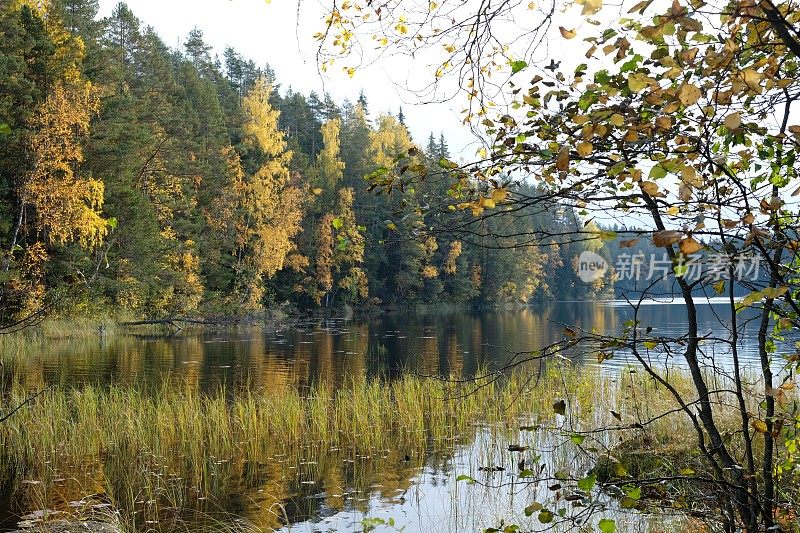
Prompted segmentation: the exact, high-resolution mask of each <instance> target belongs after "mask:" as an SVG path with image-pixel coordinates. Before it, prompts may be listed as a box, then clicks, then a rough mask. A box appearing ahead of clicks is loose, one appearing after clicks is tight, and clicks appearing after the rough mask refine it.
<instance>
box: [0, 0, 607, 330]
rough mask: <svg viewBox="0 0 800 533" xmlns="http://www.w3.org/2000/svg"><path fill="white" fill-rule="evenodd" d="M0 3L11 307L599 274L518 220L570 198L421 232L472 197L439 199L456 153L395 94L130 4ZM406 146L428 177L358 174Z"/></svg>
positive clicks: (227, 306) (237, 309)
mask: <svg viewBox="0 0 800 533" xmlns="http://www.w3.org/2000/svg"><path fill="white" fill-rule="evenodd" d="M1 9H2V11H0V31H1V32H2V34H3V35H4V36H7V38H4V39H2V40H0V47H2V48H1V49H0V95H2V96H0V181H1V182H2V190H1V191H0V195H2V201H1V202H0V206H1V207H0V240H1V241H0V242H2V249H3V258H2V262H3V264H2V269H3V274H2V275H3V284H2V286H3V290H2V294H1V295H0V298H2V305H0V308H2V310H3V313H4V317H3V319H4V320H6V321H8V320H12V319H14V318H15V317H19V316H22V315H25V314H26V313H31V312H35V311H36V310H37V309H40V308H42V306H45V305H49V302H50V301H52V300H54V299H59V301H61V302H62V303H61V304H59V305H61V306H62V307H64V308H69V309H72V310H78V312H81V313H85V312H94V311H104V310H109V309H110V310H115V311H122V312H126V313H129V314H133V315H144V316H154V317H157V316H169V315H176V314H203V315H230V314H246V313H252V312H257V311H259V310H262V309H264V308H268V307H270V306H274V305H278V304H281V303H284V302H289V303H290V304H292V305H293V306H295V307H297V308H303V309H309V308H314V307H336V306H341V305H345V304H346V305H351V306H360V305H380V304H382V305H406V304H417V303H430V302H438V303H443V302H447V303H456V304H464V305H472V306H486V305H489V306H491V305H497V304H504V303H514V304H520V303H521V304H526V303H529V302H532V301H537V300H547V299H553V298H554V297H555V295H558V298H559V299H562V300H570V299H589V298H596V297H599V296H600V295H608V294H609V290H610V289H609V287H608V286H605V287H604V283H603V281H602V280H601V281H599V282H597V283H594V284H584V283H582V282H581V281H580V280H579V279H578V278H577V276H576V275H575V271H574V264H573V263H574V261H575V258H576V257H577V255H578V254H579V253H580V252H581V251H582V250H584V249H593V250H597V249H599V248H601V247H602V244H603V243H602V242H601V241H600V240H599V239H597V240H593V241H592V240H590V241H585V242H572V243H568V242H567V243H559V242H557V240H556V239H551V240H550V241H541V242H536V243H534V244H532V243H531V242H530V240H526V239H525V238H524V235H526V234H529V233H530V232H531V231H532V228H531V225H536V228H535V230H536V231H551V232H553V233H558V232H559V228H561V229H569V228H574V227H576V226H577V225H580V224H583V222H581V221H579V220H578V217H577V216H576V214H575V212H574V210H573V209H572V208H560V207H558V204H555V205H551V206H549V207H547V208H546V209H543V210H539V211H537V212H536V213H533V212H531V213H527V215H528V216H518V217H502V219H499V218H498V219H487V220H486V221H484V222H482V230H481V231H471V232H469V233H464V232H462V233H458V232H452V231H441V230H440V231H437V232H433V231H431V230H432V229H433V228H443V227H446V226H448V225H450V226H451V227H455V226H457V225H458V222H459V220H460V219H463V218H464V217H465V216H468V215H465V214H464V213H462V212H456V210H453V209H452V207H450V208H449V209H448V208H447V207H448V206H447V205H446V204H447V203H448V202H447V201H446V200H447V195H448V186H449V185H448V182H449V178H448V176H447V175H446V174H447V169H448V168H452V167H454V166H455V163H453V162H452V161H451V159H455V157H454V156H453V155H452V154H451V153H450V150H449V148H448V142H447V139H446V137H445V135H444V134H442V133H440V132H435V131H432V132H431V134H430V137H429V138H428V139H426V140H416V139H412V138H411V135H410V133H409V131H408V129H407V128H406V126H405V124H404V119H405V117H404V115H403V111H402V109H397V110H392V111H391V112H383V111H380V112H378V111H376V110H371V109H370V108H369V105H368V97H367V95H365V94H363V93H361V94H354V95H353V99H352V100H346V101H343V102H335V101H334V100H333V99H332V98H331V97H330V95H328V94H322V95H319V94H317V93H314V92H311V93H309V94H308V95H304V94H301V93H298V92H295V91H293V90H292V89H291V87H287V86H286V85H285V84H284V83H283V81H282V80H281V79H280V78H279V77H278V76H277V75H276V73H275V72H273V71H272V70H271V69H270V67H269V66H268V65H263V66H259V65H256V64H255V63H254V62H253V61H251V60H248V59H247V58H244V57H242V56H241V55H240V54H239V53H237V52H236V50H234V49H231V48H227V49H226V50H225V51H224V53H223V57H222V58H220V57H219V56H218V55H217V54H216V53H215V51H214V50H212V49H211V47H210V46H209V45H208V44H206V42H205V41H204V39H203V34H202V32H201V31H200V30H199V29H195V30H194V31H192V32H191V33H190V34H189V35H188V36H187V37H186V39H185V42H184V43H183V45H182V47H181V48H180V49H171V48H170V47H168V46H167V45H166V44H165V43H164V42H163V40H162V39H161V38H160V37H159V36H158V35H157V34H156V33H155V31H154V30H153V28H151V27H147V26H145V25H143V24H142V23H141V22H140V21H139V20H138V19H137V17H136V15H135V14H134V13H133V12H132V11H131V9H130V8H129V7H128V6H127V5H125V4H119V5H118V6H117V7H116V9H115V10H114V11H113V14H112V15H111V16H110V17H108V18H105V19H99V18H98V16H97V12H98V2H97V0H58V1H55V2H53V3H52V5H50V6H49V7H48V8H43V7H39V6H38V4H36V3H34V2H26V1H21V0H14V1H11V2H5V3H4V4H3V7H2V8H1ZM395 113H396V114H395ZM409 154H410V155H411V158H410V161H411V162H410V165H411V167H412V169H413V170H414V171H415V172H419V171H420V170H422V169H427V170H426V171H427V172H428V174H429V175H430V179H428V180H425V181H422V182H421V183H419V184H415V185H414V186H409V187H408V188H404V189H403V190H400V191H394V192H393V193H392V194H380V192H378V191H373V190H370V187H369V184H370V183H369V181H366V180H365V177H369V176H370V175H372V177H373V178H374V177H375V173H376V172H377V173H378V174H380V173H381V172H386V169H387V168H392V167H393V165H394V164H395V163H396V162H397V161H398V160H399V158H402V157H406V158H407V159H408V158H409ZM512 187H513V189H514V190H516V191H518V192H521V193H525V192H526V191H528V192H530V191H531V190H532V185H529V184H528V183H527V182H526V179H525V177H524V176H523V177H518V178H515V180H514V182H513V184H512ZM383 192H386V191H383ZM390 192H391V191H390ZM439 206H441V208H440V207H439ZM498 235H505V237H502V238H503V239H504V242H503V245H502V246H496V247H493V246H492V239H497V238H498ZM510 235H511V236H510ZM513 235H518V236H519V237H513ZM509 239H510V240H509ZM515 239H516V240H515ZM606 255H608V253H607V252H606ZM64 302H68V305H64Z"/></svg>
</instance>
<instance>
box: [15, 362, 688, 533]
mask: <svg viewBox="0 0 800 533" xmlns="http://www.w3.org/2000/svg"><path fill="white" fill-rule="evenodd" d="M623 376H624V374H623ZM678 385H679V386H680V381H678ZM687 387H688V385H687ZM26 394H27V391H25V390H23V388H22V387H21V386H19V385H12V386H11V387H10V392H9V393H8V394H7V396H6V398H5V400H4V402H5V405H3V406H2V407H3V410H4V411H6V410H7V409H9V408H10V407H12V406H14V405H17V404H19V403H20V402H22V401H23V400H24V399H25V398H26ZM561 399H564V400H566V401H567V404H568V409H569V412H568V413H567V416H566V417H565V418H564V419H563V420H559V424H561V425H562V426H563V428H564V431H579V430H581V429H586V428H591V427H597V426H598V425H604V424H607V425H614V424H615V423H616V421H615V419H614V418H612V415H611V414H610V412H611V411H612V410H615V411H616V412H618V413H620V412H621V413H622V415H623V416H624V417H626V418H633V417H635V418H636V419H646V418H647V417H649V416H653V415H655V414H657V413H660V412H663V411H664V410H665V409H666V408H668V407H669V405H670V400H669V398H668V396H666V395H665V393H664V391H663V390H660V389H659V388H657V387H655V386H654V385H653V384H652V383H651V382H649V381H648V380H646V379H641V378H637V377H631V375H627V377H620V378H615V377H602V376H598V375H597V374H596V373H593V372H586V371H582V370H581V369H579V368H574V367H567V366H563V367H562V366H559V367H558V368H554V369H550V370H545V371H543V372H533V371H522V372H518V373H515V374H513V375H511V376H509V377H507V378H504V379H503V380H494V379H490V378H485V379H479V380H477V381H463V382H462V381H460V380H458V379H457V378H456V377H454V378H453V379H452V380H449V381H439V380H432V379H423V378H420V377H415V376H409V375H407V376H405V377H402V378H400V379H397V380H394V381H384V380H367V379H364V378H352V379H351V380H350V381H349V382H348V383H346V384H345V385H344V386H343V387H340V388H338V389H336V390H334V389H332V388H330V387H327V386H325V385H318V386H312V387H310V388H308V389H298V388H291V387H289V388H285V389H281V390H278V391H274V392H273V391H267V392H253V391H250V390H246V391H241V392H239V391H237V392H236V393H235V394H233V393H231V391H226V390H224V389H220V390H218V391H216V392H215V393H213V394H202V393H200V392H198V391H197V390H196V389H195V388H193V387H191V386H189V385H188V384H186V385H183V386H177V387H176V386H175V385H174V384H165V385H163V386H162V387H161V388H159V389H158V390H155V391H153V390H146V389H142V388H135V387H121V386H111V387H106V388H103V387H92V386H89V387H85V388H82V389H69V388H55V389H51V390H48V391H46V392H44V393H43V394H42V395H41V396H39V397H38V398H37V399H36V400H35V402H33V403H32V404H31V405H29V406H28V407H26V408H24V409H22V410H20V411H19V412H17V413H16V414H15V415H14V416H12V417H11V418H10V419H9V420H8V421H6V423H5V424H3V425H2V426H1V427H0V465H2V467H3V475H5V476H6V478H7V479H6V481H7V482H9V483H11V484H12V485H13V486H15V487H16V491H17V495H18V499H19V501H20V502H22V503H21V506H22V507H27V508H29V509H30V508H37V509H57V508H64V509H65V508H67V507H68V503H69V501H70V500H72V501H73V502H74V501H75V500H77V501H85V502H87V505H89V506H90V507H91V505H96V504H98V503H108V504H111V505H112V506H113V508H115V509H117V510H118V511H119V516H120V520H121V521H122V522H123V523H125V524H127V525H128V526H129V527H130V528H131V529H134V530H140V529H142V528H154V529H161V530H170V526H167V525H164V524H170V523H171V522H170V520H173V519H178V518H181V517H185V516H186V515H187V513H192V512H200V513H207V512H210V511H213V510H214V509H215V508H217V507H221V508H225V507H227V505H226V503H225V502H226V501H227V500H228V499H230V498H231V497H232V495H241V494H248V495H250V496H248V498H251V499H256V498H257V499H258V502H259V503H258V507H259V508H260V509H262V510H263V509H266V510H263V511H262V512H263V513H266V514H267V515H268V516H267V517H265V518H264V517H262V518H263V520H264V521H265V522H266V523H268V524H273V525H274V526H279V525H280V524H281V523H283V522H284V521H285V518H284V515H285V513H284V512H283V511H282V505H284V503H285V502H286V500H287V499H290V498H292V497H293V495H296V494H297V493H298V492H302V485H303V484H308V485H318V484H321V483H323V484H328V485H329V486H328V485H326V486H324V487H316V488H317V489H318V490H319V491H324V492H325V494H326V495H327V496H326V497H327V498H328V499H329V502H328V504H329V505H330V506H334V507H335V506H336V505H340V503H341V502H340V500H341V498H342V495H341V494H340V493H341V492H343V491H344V488H345V486H352V485H355V486H361V487H362V488H363V489H364V490H367V489H368V487H370V486H371V484H373V483H375V480H376V476H377V473H376V471H375V469H377V468H378V466H379V465H380V464H381V462H383V463H386V462H387V461H388V462H390V463H391V465H392V467H391V468H392V469H394V470H398V469H402V468H416V467H419V466H420V465H421V464H422V462H423V461H424V460H425V457H427V456H428V455H429V454H431V453H434V452H437V451H448V450H449V451H450V452H452V450H454V449H455V447H456V446H458V445H460V444H466V443H469V442H472V441H473V439H475V437H476V434H477V433H478V432H480V431H482V430H481V428H486V427H487V425H490V426H491V433H492V435H505V436H506V440H493V441H491V442H489V444H487V445H486V446H487V448H486V450H487V452H486V457H489V456H490V455H492V454H494V453H496V451H497V449H498V446H500V445H499V444H498V443H507V442H508V437H509V436H511V437H513V436H516V435H519V428H520V426H530V425H532V424H542V425H551V426H552V425H554V424H555V420H554V418H555V415H554V413H553V407H552V406H553V403H554V402H555V401H557V400H561ZM648 431H653V432H654V433H656V434H660V435H670V436H671V438H673V439H674V438H675V437H676V436H678V438H680V437H679V436H680V435H688V434H687V429H686V424H683V423H682V422H681V421H680V417H679V416H678V415H675V416H670V417H664V418H663V419H659V420H658V421H657V422H656V423H655V425H654V426H652V427H651V428H648ZM689 441H690V439H689V440H687V442H689ZM606 444H608V445H611V444H612V443H611V442H610V441H608V439H606ZM501 451H502V450H501ZM382 471H383V472H384V474H382V475H384V476H385V475H386V474H385V472H386V468H383V469H382ZM408 477H409V476H408V474H406V475H403V476H398V480H397V483H398V484H400V485H402V483H407V480H408ZM401 481H402V483H401ZM384 482H386V481H385V480H384ZM406 487H407V485H406ZM323 489H324V490H323ZM89 495H94V496H92V497H90V498H88V499H87V496H89ZM254 501H255V500H254ZM265 502H266V503H265ZM337 502H338V503H337ZM72 507H75V505H74V503H73V505H72ZM212 523H213V521H212ZM156 524H162V525H161V526H157V525H156ZM212 529H213V528H212Z"/></svg>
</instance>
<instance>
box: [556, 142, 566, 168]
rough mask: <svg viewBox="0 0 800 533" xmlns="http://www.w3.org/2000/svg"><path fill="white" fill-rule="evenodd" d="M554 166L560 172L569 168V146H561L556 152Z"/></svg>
mask: <svg viewBox="0 0 800 533" xmlns="http://www.w3.org/2000/svg"><path fill="white" fill-rule="evenodd" d="M556 168H557V169H558V170H560V171H561V172H565V171H567V170H569V146H563V147H562V148H561V150H560V151H559V152H558V159H556Z"/></svg>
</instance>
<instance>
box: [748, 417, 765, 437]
mask: <svg viewBox="0 0 800 533" xmlns="http://www.w3.org/2000/svg"><path fill="white" fill-rule="evenodd" d="M750 426H751V427H752V428H753V429H754V430H756V431H757V432H758V433H766V432H767V423H766V422H764V421H763V420H759V419H758V418H754V419H753V420H751V421H750Z"/></svg>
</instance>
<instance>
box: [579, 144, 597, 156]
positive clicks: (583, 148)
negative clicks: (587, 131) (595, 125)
mask: <svg viewBox="0 0 800 533" xmlns="http://www.w3.org/2000/svg"><path fill="white" fill-rule="evenodd" d="M575 149H576V150H577V151H578V154H579V155H580V156H581V157H586V156H588V155H589V154H591V153H592V150H593V149H594V146H592V143H590V142H587V141H582V142H579V143H578V144H577V145H576V146H575Z"/></svg>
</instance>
